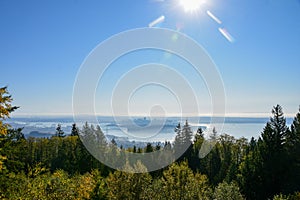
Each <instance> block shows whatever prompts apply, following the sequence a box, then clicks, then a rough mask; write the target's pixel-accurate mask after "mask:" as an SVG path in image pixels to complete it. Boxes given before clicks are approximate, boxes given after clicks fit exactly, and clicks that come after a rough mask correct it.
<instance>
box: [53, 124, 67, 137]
mask: <svg viewBox="0 0 300 200" xmlns="http://www.w3.org/2000/svg"><path fill="white" fill-rule="evenodd" d="M55 136H56V137H65V132H64V131H63V130H62V129H61V125H60V124H58V125H57V127H56V133H55Z"/></svg>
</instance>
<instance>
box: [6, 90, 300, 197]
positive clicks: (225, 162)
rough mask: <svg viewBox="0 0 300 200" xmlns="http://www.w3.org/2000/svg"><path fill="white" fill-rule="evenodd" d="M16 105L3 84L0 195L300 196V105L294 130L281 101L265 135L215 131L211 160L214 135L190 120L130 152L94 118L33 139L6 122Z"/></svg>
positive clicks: (264, 131)
mask: <svg viewBox="0 0 300 200" xmlns="http://www.w3.org/2000/svg"><path fill="white" fill-rule="evenodd" d="M16 109H18V107H16V106H13V105H12V97H11V95H10V94H9V93H8V91H7V88H6V87H3V88H0V199H41V200H42V199H217V200H227V199H228V200H229V199H231V200H236V199H251V200H252V199H274V200H280V199H289V200H294V199H300V109H299V111H298V113H297V114H296V116H295V118H294V120H293V122H292V124H291V126H290V127H288V126H287V124H286V119H285V116H284V113H283V109H282V107H281V106H280V105H275V106H274V107H273V108H272V111H271V114H272V115H271V117H270V119H269V121H268V122H267V123H266V125H265V127H264V129H263V130H262V132H261V135H260V137H259V138H251V140H250V141H248V140H247V139H246V138H234V137H233V136H230V135H228V134H220V135H219V134H218V133H217V131H214V132H213V134H212V135H211V136H210V138H209V139H208V141H216V142H215V143H214V146H213V148H212V150H211V151H210V152H209V154H208V155H206V156H205V157H203V158H200V157H199V151H200V148H201V146H202V145H203V143H204V142H205V141H207V138H205V136H204V133H203V130H202V129H201V128H199V129H198V130H197V132H196V133H192V131H191V127H190V125H189V123H188V121H186V122H185V123H184V124H180V123H179V124H178V126H177V127H174V132H175V133H174V134H176V138H175V141H174V142H168V141H166V142H165V143H162V144H156V145H153V144H151V143H148V144H147V146H145V147H144V148H137V147H135V146H133V147H131V148H127V149H124V148H122V147H120V146H118V145H117V144H116V143H115V142H114V141H106V139H105V136H104V134H103V132H102V130H101V128H100V126H96V127H94V126H93V125H90V124H89V123H88V122H87V123H85V125H84V126H83V127H77V126H76V124H73V128H72V130H71V132H70V133H64V131H62V129H61V127H60V125H58V126H57V129H56V133H55V134H54V136H53V137H51V138H33V137H30V138H25V136H24V134H23V133H22V129H13V128H12V127H11V126H10V125H9V124H7V123H5V120H6V119H7V118H8V117H10V114H11V113H12V112H13V111H15V110H16ZM91 135H96V136H97V137H96V138H90V139H91V141H93V139H95V140H97V143H101V144H102V145H101V146H102V147H104V148H105V149H104V151H105V152H106V153H108V154H109V153H111V155H112V156H111V157H110V158H111V159H113V160H114V161H115V162H116V163H117V164H118V165H119V167H120V169H122V168H126V169H137V171H140V172H141V173H128V172H124V171H122V170H116V169H112V168H110V167H108V166H106V165H104V164H102V163H101V162H99V161H98V160H97V159H96V158H94V157H93V156H92V155H91V154H90V153H89V151H88V150H87V149H86V148H85V146H84V144H83V142H82V140H81V139H80V137H90V136H91ZM183 143H188V144H189V145H188V148H187V150H186V151H185V152H184V154H182V155H181V156H179V158H178V159H176V160H174V157H172V156H170V155H173V154H174V152H175V154H176V151H178V149H180V148H181V146H182V145H183ZM106 147H107V148H106ZM108 147H109V148H108ZM162 150H167V151H164V152H168V151H169V152H170V154H166V153H160V152H163V151H162ZM108 151H111V152H108ZM124 152H131V153H136V154H140V155H143V154H146V153H149V152H158V154H157V155H159V156H162V157H161V159H173V161H174V162H173V163H172V164H171V165H169V166H167V167H164V168H162V169H159V170H156V171H152V172H148V171H147V168H146V166H145V165H144V164H143V162H142V160H128V159H126V156H122V155H123V154H124ZM168 156H169V157H168ZM155 160H156V159H155V158H153V162H154V161H155ZM127 171H128V170H127Z"/></svg>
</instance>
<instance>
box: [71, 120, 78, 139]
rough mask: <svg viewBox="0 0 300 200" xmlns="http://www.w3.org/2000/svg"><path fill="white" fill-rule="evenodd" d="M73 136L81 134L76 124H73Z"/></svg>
mask: <svg viewBox="0 0 300 200" xmlns="http://www.w3.org/2000/svg"><path fill="white" fill-rule="evenodd" d="M71 136H79V129H78V128H77V127H76V124H75V123H74V124H72V130H71Z"/></svg>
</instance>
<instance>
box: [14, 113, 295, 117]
mask: <svg viewBox="0 0 300 200" xmlns="http://www.w3.org/2000/svg"><path fill="white" fill-rule="evenodd" d="M95 115H96V116H97V117H225V118H226V117H238V118H269V117H271V116H272V114H271V113H251V112H249V113H246V112H244V113H226V114H225V115H224V116H223V115H221V114H215V115H214V116H212V114H208V113H204V114H194V115H193V114H188V115H180V114H173V115H165V116H163V115H154V116H150V115H143V114H133V115H109V114H99V113H97V114H90V113H86V114H79V115H77V116H78V117H91V116H95ZM284 116H285V117H286V118H293V117H295V116H296V113H295V114H292V113H286V114H284ZM12 117H74V114H73V113H12V114H11V117H10V118H12Z"/></svg>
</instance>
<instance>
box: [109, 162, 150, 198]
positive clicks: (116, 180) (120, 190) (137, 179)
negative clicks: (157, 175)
mask: <svg viewBox="0 0 300 200" xmlns="http://www.w3.org/2000/svg"><path fill="white" fill-rule="evenodd" d="M124 168H125V169H124V170H126V171H132V172H133V171H134V169H135V170H138V171H143V172H144V173H128V172H123V171H115V172H114V173H111V174H109V176H108V177H107V179H106V184H107V197H108V199H116V200H118V199H143V197H144V196H145V191H146V189H147V188H148V187H149V185H150V184H151V181H152V178H151V176H150V175H149V174H148V173H145V172H147V168H146V167H145V166H144V165H143V164H142V163H141V162H139V161H138V162H137V163H136V164H135V165H134V166H133V167H132V166H130V164H129V163H128V162H127V163H126V164H125V166H124Z"/></svg>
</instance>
